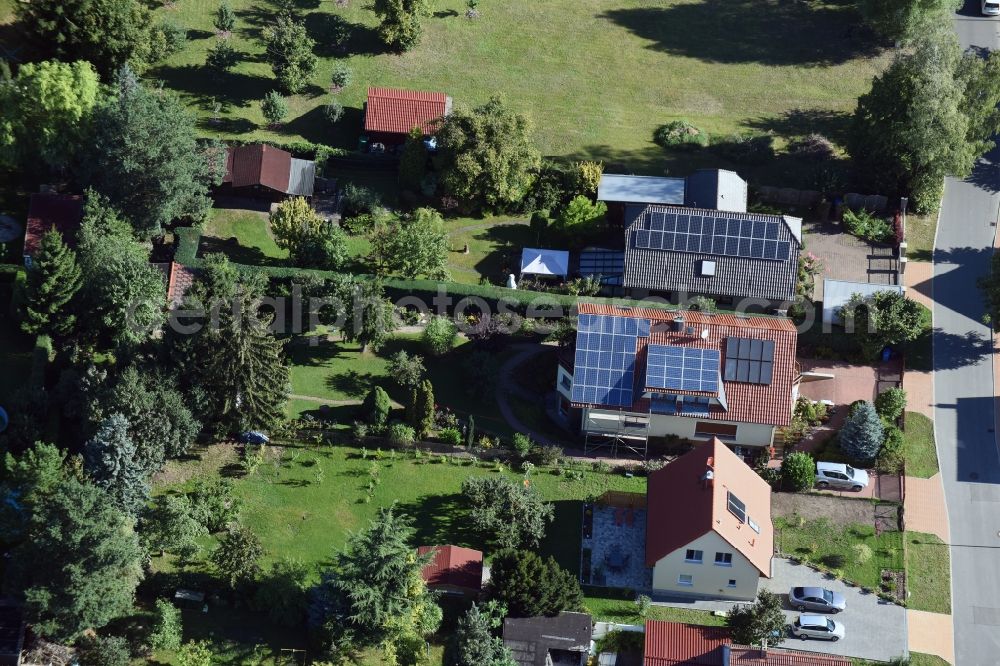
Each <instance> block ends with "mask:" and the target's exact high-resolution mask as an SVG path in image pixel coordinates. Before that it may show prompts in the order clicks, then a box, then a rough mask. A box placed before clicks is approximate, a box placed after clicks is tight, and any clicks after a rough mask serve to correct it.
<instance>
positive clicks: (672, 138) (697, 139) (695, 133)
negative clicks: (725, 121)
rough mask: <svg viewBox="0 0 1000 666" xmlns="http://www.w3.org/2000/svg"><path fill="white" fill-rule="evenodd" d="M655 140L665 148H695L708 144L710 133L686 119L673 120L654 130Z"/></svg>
mask: <svg viewBox="0 0 1000 666" xmlns="http://www.w3.org/2000/svg"><path fill="white" fill-rule="evenodd" d="M653 141H654V142H656V144H657V145H659V146H662V147H663V148H695V147H698V146H707V145H708V135H707V134H705V132H703V131H701V130H700V129H698V128H697V127H695V126H694V125H692V124H691V123H689V122H688V121H686V120H671V121H670V122H669V123H666V124H663V125H660V126H659V127H657V128H656V131H655V132H653Z"/></svg>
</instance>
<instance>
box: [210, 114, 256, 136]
mask: <svg viewBox="0 0 1000 666" xmlns="http://www.w3.org/2000/svg"><path fill="white" fill-rule="evenodd" d="M198 129H202V130H206V131H210V132H220V133H222V134H246V133H247V132H252V131H254V130H255V129H257V124H256V123H254V122H253V121H252V120H250V119H248V118H221V117H220V118H199V119H198Z"/></svg>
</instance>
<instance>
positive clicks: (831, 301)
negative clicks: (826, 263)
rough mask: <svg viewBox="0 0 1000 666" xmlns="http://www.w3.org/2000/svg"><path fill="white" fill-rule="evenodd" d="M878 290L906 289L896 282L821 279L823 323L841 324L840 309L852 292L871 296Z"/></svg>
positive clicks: (902, 291)
mask: <svg viewBox="0 0 1000 666" xmlns="http://www.w3.org/2000/svg"><path fill="white" fill-rule="evenodd" d="M880 291H891V292H895V293H897V294H902V293H904V292H905V291H906V290H905V288H904V287H901V286H900V285H898V284H875V283H871V282H847V281H845V280H823V323H824V324H841V323H842V320H841V318H840V309H841V308H842V307H844V306H845V305H847V303H848V301H850V300H851V296H853V295H854V294H861V295H862V296H871V295H872V294H875V293H877V292H880Z"/></svg>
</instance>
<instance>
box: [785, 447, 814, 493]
mask: <svg viewBox="0 0 1000 666" xmlns="http://www.w3.org/2000/svg"><path fill="white" fill-rule="evenodd" d="M781 482H782V485H784V487H785V489H786V490H792V491H795V492H799V491H803V490H809V489H810V488H812V487H813V484H814V483H815V482H816V461H815V460H813V457H812V456H811V455H809V454H808V453H806V452H805V451H792V452H791V453H789V454H786V455H785V457H784V458H783V459H782V461H781Z"/></svg>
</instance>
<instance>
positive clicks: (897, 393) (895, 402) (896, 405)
mask: <svg viewBox="0 0 1000 666" xmlns="http://www.w3.org/2000/svg"><path fill="white" fill-rule="evenodd" d="M905 409H906V391H904V390H903V389H901V388H899V387H896V386H894V387H892V388H888V389H886V390H884V391H882V392H881V393H879V394H878V395H877V396H876V397H875V411H876V412H878V415H879V416H881V417H882V418H883V419H885V420H886V421H889V422H892V421H895V420H896V419H898V418H899V417H900V416H902V415H903V410H905Z"/></svg>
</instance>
